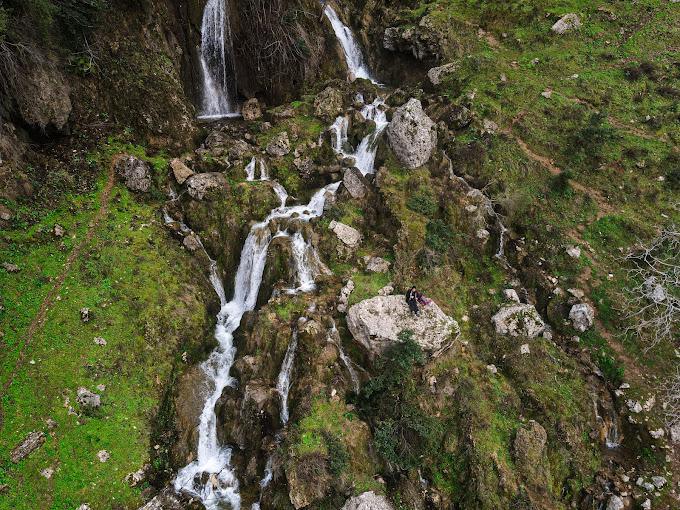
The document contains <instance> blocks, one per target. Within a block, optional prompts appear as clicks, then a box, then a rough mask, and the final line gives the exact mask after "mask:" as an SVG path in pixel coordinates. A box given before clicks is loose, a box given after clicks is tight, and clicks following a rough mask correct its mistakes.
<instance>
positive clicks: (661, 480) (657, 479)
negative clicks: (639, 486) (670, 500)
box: [652, 476, 668, 489]
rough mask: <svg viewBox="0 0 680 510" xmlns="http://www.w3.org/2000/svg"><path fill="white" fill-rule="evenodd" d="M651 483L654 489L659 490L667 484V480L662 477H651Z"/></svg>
mask: <svg viewBox="0 0 680 510" xmlns="http://www.w3.org/2000/svg"><path fill="white" fill-rule="evenodd" d="M652 483H653V484H654V487H656V488H657V489H661V488H663V486H664V485H666V484H667V483H668V480H666V479H665V478H664V477H663V476H653V477H652Z"/></svg>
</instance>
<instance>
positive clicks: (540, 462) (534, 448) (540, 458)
mask: <svg viewBox="0 0 680 510" xmlns="http://www.w3.org/2000/svg"><path fill="white" fill-rule="evenodd" d="M547 441H548V434H547V433H546V431H545V429H544V428H543V426H542V425H541V424H540V423H538V422H536V421H534V420H529V422H528V423H527V424H526V425H523V426H522V427H520V428H519V429H518V430H517V434H516V435H515V440H514V441H513V443H512V447H513V455H514V457H515V462H516V464H517V467H518V468H519V470H520V471H521V472H522V474H524V476H525V477H526V478H527V481H528V482H529V483H530V484H531V485H533V486H541V485H543V481H544V480H545V479H546V469H545V468H546V467H547V466H546V459H545V445H546V443H547Z"/></svg>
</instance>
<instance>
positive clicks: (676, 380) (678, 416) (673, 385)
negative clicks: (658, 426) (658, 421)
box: [663, 367, 680, 429]
mask: <svg viewBox="0 0 680 510" xmlns="http://www.w3.org/2000/svg"><path fill="white" fill-rule="evenodd" d="M663 392H664V395H663V405H664V409H665V417H666V427H667V428H669V429H671V428H673V427H675V426H677V425H679V424H680V367H678V368H677V371H676V373H675V374H674V375H672V376H671V377H669V378H668V380H667V381H666V383H665V384H664V386H663Z"/></svg>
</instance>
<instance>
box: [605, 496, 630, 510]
mask: <svg viewBox="0 0 680 510" xmlns="http://www.w3.org/2000/svg"><path fill="white" fill-rule="evenodd" d="M625 506H626V505H624V503H623V499H621V497H620V496H617V495H616V494H614V495H612V496H610V498H609V501H607V508H606V510H623V509H624V508H625Z"/></svg>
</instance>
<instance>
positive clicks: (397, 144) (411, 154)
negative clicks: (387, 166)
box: [387, 98, 437, 168]
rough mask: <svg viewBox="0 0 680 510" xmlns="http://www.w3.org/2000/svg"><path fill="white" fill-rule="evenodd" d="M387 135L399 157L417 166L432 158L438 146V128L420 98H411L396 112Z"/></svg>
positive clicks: (411, 165)
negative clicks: (424, 109)
mask: <svg viewBox="0 0 680 510" xmlns="http://www.w3.org/2000/svg"><path fill="white" fill-rule="evenodd" d="M387 137H388V139H389V142H390V146H391V147H392V150H393V151H394V154H395V155H396V156H397V159H399V161H400V162H401V163H402V164H403V165H404V166H405V167H407V168H417V167H419V166H422V165H424V164H425V163H427V162H428V160H429V159H430V156H431V155H432V151H434V149H435V147H436V146H437V129H436V127H435V124H434V122H433V121H432V119H430V118H429V117H428V116H427V115H426V114H425V112H424V111H423V106H422V105H421V104H420V101H419V100H418V99H414V98H411V99H409V101H408V102H407V103H406V104H404V105H402V106H400V107H399V108H397V109H396V111H395V112H394V115H393V117H392V121H391V122H390V125H389V127H388V128H387Z"/></svg>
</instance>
